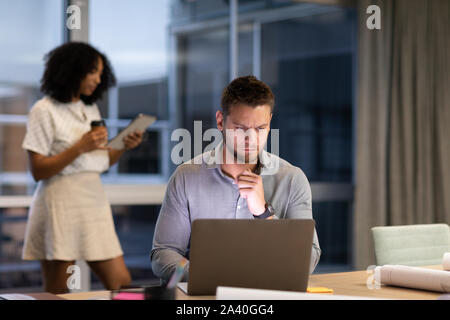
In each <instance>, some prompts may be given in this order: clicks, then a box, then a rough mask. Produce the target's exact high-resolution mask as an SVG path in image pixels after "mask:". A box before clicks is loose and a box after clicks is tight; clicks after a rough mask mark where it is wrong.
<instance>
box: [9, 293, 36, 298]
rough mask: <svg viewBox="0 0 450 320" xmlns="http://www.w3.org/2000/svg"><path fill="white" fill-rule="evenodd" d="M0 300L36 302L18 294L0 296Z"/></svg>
mask: <svg viewBox="0 0 450 320" xmlns="http://www.w3.org/2000/svg"><path fill="white" fill-rule="evenodd" d="M0 300H36V298H33V297H31V296H27V295H25V294H20V293H7V294H0Z"/></svg>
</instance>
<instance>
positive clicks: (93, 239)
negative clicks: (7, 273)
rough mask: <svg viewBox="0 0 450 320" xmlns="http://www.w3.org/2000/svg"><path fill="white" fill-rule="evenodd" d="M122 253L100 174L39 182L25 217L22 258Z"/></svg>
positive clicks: (101, 257)
mask: <svg viewBox="0 0 450 320" xmlns="http://www.w3.org/2000/svg"><path fill="white" fill-rule="evenodd" d="M121 255H123V251H122V248H121V247H120V243H119V239H118V238H117V234H116V231H115V229H114V221H113V217H112V212H111V206H110V204H109V202H108V199H107V198H106V194H105V192H104V190H103V186H102V183H101V180H100V175H99V173H97V172H83V173H77V174H72V175H65V176H54V177H52V178H50V179H48V180H43V181H41V182H39V184H38V187H37V189H36V191H35V193H34V196H33V200H32V203H31V206H30V211H29V214H28V222H27V227H26V233H25V243H24V247H23V253H22V258H23V259H24V260H63V261H72V260H87V261H100V260H108V259H111V258H115V257H118V256H121Z"/></svg>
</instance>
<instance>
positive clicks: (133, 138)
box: [123, 131, 144, 150]
mask: <svg viewBox="0 0 450 320" xmlns="http://www.w3.org/2000/svg"><path fill="white" fill-rule="evenodd" d="M143 135H144V132H142V131H136V132H133V133H130V134H129V135H128V136H126V137H125V138H124V139H123V143H124V144H125V149H126V150H130V149H134V148H136V147H137V146H138V145H140V144H141V143H142V137H143Z"/></svg>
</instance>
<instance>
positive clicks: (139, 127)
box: [106, 113, 156, 150]
mask: <svg viewBox="0 0 450 320" xmlns="http://www.w3.org/2000/svg"><path fill="white" fill-rule="evenodd" d="M155 121H156V117H153V116H148V115H146V114H142V113H141V114H139V115H138V116H137V117H136V118H134V120H133V121H131V123H130V124H129V125H128V127H126V128H125V129H124V130H122V131H121V132H120V133H119V134H118V135H117V136H115V137H114V138H113V139H111V140H110V141H109V142H108V144H107V145H106V146H107V147H109V148H111V149H118V150H122V149H124V148H125V143H124V142H123V139H124V138H125V137H126V136H127V135H129V134H130V133H133V132H135V131H142V132H143V131H145V130H146V129H147V127H148V126H150V125H151V124H152V123H153V122H155Z"/></svg>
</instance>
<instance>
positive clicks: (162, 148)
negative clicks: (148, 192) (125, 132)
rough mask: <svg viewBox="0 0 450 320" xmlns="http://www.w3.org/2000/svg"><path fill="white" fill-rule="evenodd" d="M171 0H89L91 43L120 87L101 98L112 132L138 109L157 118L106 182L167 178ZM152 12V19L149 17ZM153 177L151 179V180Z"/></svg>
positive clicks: (114, 132) (118, 129)
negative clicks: (109, 66) (104, 57)
mask: <svg viewBox="0 0 450 320" xmlns="http://www.w3.org/2000/svg"><path fill="white" fill-rule="evenodd" d="M169 9H170V7H169V1H167V0H160V1H145V0H138V1H133V3H132V4H130V3H128V2H124V1H108V0H96V1H89V42H90V43H91V44H92V45H93V46H95V47H96V48H98V49H99V50H100V51H102V52H104V53H106V55H107V56H108V58H109V59H110V61H111V64H112V66H113V69H114V71H115V74H116V77H117V80H118V83H117V87H116V88H114V89H112V90H110V93H109V95H108V97H106V98H105V99H104V101H102V103H101V111H102V113H103V116H104V117H105V118H106V119H107V125H108V131H109V135H110V136H111V137H113V136H115V135H116V134H117V133H118V132H119V131H120V130H121V129H123V128H124V127H125V126H126V125H127V124H128V123H129V121H130V120H131V119H133V118H134V117H135V116H136V115H138V114H139V113H145V114H151V115H155V116H156V117H157V119H158V120H157V122H156V123H155V124H154V125H152V126H151V127H150V128H149V129H148V131H147V133H146V137H145V140H144V142H143V144H142V145H141V146H139V147H138V148H137V149H136V150H133V152H129V153H127V154H125V155H124V156H123V157H121V159H120V160H119V163H118V165H115V166H113V167H112V168H111V169H110V170H109V171H108V172H107V173H105V174H104V175H103V179H104V181H107V182H121V183H126V182H133V181H138V182H149V181H153V182H160V183H163V182H165V181H166V180H167V179H168V175H169V165H170V164H169V160H168V155H169V154H170V151H169V148H170V145H169V144H167V143H162V141H166V139H167V137H168V136H169V128H170V125H171V124H170V121H169V118H168V98H167V97H168V88H167V77H168V75H167V73H168V72H167V65H168V61H167V56H168V54H167V45H168V40H167V39H168V34H167V28H168V25H169ZM150 16H151V18H149V17H150ZM149 179H150V180H149Z"/></svg>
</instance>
